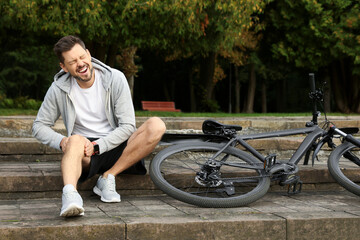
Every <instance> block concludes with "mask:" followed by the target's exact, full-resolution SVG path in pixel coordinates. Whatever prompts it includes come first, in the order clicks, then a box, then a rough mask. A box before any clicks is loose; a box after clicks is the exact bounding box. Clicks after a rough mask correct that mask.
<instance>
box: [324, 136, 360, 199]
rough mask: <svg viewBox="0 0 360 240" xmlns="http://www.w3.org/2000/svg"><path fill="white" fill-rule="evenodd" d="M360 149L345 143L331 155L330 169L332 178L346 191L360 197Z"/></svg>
mask: <svg viewBox="0 0 360 240" xmlns="http://www.w3.org/2000/svg"><path fill="white" fill-rule="evenodd" d="M359 157H360V149H359V148H358V147H356V146H355V145H353V144H352V143H349V142H345V143H343V144H341V145H340V146H338V147H337V148H335V150H334V151H333V152H332V153H331V154H330V157H329V161H328V168H329V172H330V174H331V176H333V178H334V179H335V180H336V181H337V182H338V183H339V184H340V185H341V186H343V187H344V188H345V189H347V190H348V191H350V192H352V193H354V194H356V195H359V196H360V175H359V174H357V173H358V171H359V170H360V159H359Z"/></svg>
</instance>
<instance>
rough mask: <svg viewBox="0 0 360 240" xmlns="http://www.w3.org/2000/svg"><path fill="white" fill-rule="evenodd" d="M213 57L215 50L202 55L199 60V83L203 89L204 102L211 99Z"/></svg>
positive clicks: (214, 56) (213, 68) (213, 69)
mask: <svg viewBox="0 0 360 240" xmlns="http://www.w3.org/2000/svg"><path fill="white" fill-rule="evenodd" d="M215 58H216V54H215V52H211V53H209V55H208V56H206V57H203V58H202V59H201V62H200V83H201V85H202V87H204V90H205V93H204V96H203V99H204V100H205V101H206V103H208V102H209V101H210V100H212V99H213V91H214V86H215V84H214V81H213V78H214V71H215Z"/></svg>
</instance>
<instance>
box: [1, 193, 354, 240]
mask: <svg viewBox="0 0 360 240" xmlns="http://www.w3.org/2000/svg"><path fill="white" fill-rule="evenodd" d="M60 207H61V200H60V199H59V198H56V199H30V200H29V199H28V200H21V199H19V200H0V232H1V235H0V239H279V240H280V239H358V236H360V228H359V227H358V226H359V224H360V197H358V196H355V195H353V194H351V193H348V192H346V191H337V192H303V193H301V194H298V195H293V196H287V195H285V194H284V193H268V194H267V195H265V197H264V198H262V199H260V200H258V201H257V202H255V203H252V204H250V205H249V206H248V207H241V208H227V209H214V208H210V209H208V208H199V207H195V206H192V205H188V204H185V203H182V202H179V201H177V200H174V199H172V198H170V197H168V196H165V195H152V196H123V197H122V202H121V203H115V204H109V203H103V202H101V201H100V200H99V199H98V197H96V196H94V195H91V196H85V197H84V207H85V216H83V217H77V218H61V217H59V212H60Z"/></svg>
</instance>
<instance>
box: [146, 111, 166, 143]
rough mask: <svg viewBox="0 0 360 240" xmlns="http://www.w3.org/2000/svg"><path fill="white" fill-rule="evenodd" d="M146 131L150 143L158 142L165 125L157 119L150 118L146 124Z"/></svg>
mask: <svg viewBox="0 0 360 240" xmlns="http://www.w3.org/2000/svg"><path fill="white" fill-rule="evenodd" d="M146 124H147V125H146V131H147V135H148V138H149V140H150V141H159V140H160V138H161V137H162V135H163V134H164V133H165V131H166V125H165V123H164V122H163V121H162V120H161V119H160V118H158V117H152V118H150V119H148V120H147V122H146Z"/></svg>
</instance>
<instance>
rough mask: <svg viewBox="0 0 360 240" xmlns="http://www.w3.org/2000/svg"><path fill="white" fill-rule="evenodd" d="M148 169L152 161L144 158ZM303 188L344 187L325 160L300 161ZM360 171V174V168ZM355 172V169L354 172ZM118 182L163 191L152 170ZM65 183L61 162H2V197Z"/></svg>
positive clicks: (45, 193)
mask: <svg viewBox="0 0 360 240" xmlns="http://www.w3.org/2000/svg"><path fill="white" fill-rule="evenodd" d="M145 163H146V167H147V169H149V167H148V165H149V161H145ZM299 169H300V171H299V173H298V175H299V176H300V178H301V180H302V181H303V182H304V185H303V189H304V190H314V191H324V190H339V189H342V188H341V187H340V186H339V185H338V184H337V183H336V182H335V181H334V180H333V179H332V177H331V176H330V174H329V172H328V169H327V164H326V162H316V163H315V165H314V166H313V167H312V166H311V165H306V166H304V165H301V164H300V165H299ZM356 171H359V173H358V174H360V170H356ZM355 174H356V173H355ZM96 180H97V176H94V177H93V178H91V179H89V180H87V181H86V182H84V183H82V184H80V185H79V190H80V191H83V192H84V193H85V194H91V193H92V188H93V186H94V185H95V184H96ZM116 186H117V188H118V190H119V192H120V193H121V194H122V195H148V194H154V193H160V190H158V189H157V188H156V186H155V185H154V184H153V182H152V181H151V179H150V176H149V174H146V175H143V176H139V175H125V174H124V175H121V174H120V175H119V176H118V177H117V178H116ZM62 187H63V183H62V177H61V170H60V163H59V162H30V163H29V162H28V163H26V162H1V163H0V199H20V198H46V197H55V196H56V197H60V194H61V190H62ZM270 191H282V192H286V191H287V188H286V186H285V187H281V186H279V185H277V184H276V183H274V184H273V185H272V187H271V190H270Z"/></svg>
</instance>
